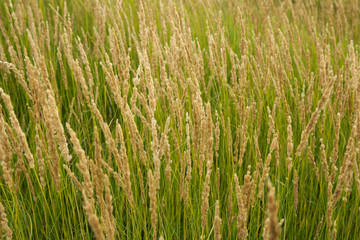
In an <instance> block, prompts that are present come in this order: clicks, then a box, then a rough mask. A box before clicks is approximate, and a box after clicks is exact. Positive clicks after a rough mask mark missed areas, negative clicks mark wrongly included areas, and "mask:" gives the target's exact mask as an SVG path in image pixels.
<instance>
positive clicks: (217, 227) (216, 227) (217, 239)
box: [214, 200, 221, 240]
mask: <svg viewBox="0 0 360 240" xmlns="http://www.w3.org/2000/svg"><path fill="white" fill-rule="evenodd" d="M214 232H215V233H214V238H215V240H220V239H221V218H220V204H219V200H216V203H215V218H214Z"/></svg>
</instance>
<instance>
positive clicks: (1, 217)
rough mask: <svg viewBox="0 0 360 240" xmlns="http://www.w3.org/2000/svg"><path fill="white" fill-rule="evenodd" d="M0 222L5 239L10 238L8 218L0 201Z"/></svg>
mask: <svg viewBox="0 0 360 240" xmlns="http://www.w3.org/2000/svg"><path fill="white" fill-rule="evenodd" d="M0 223H1V228H2V229H3V231H4V232H5V237H6V240H11V239H12V230H11V229H10V227H9V224H8V219H7V217H6V213H5V208H4V206H3V205H2V204H1V203H0Z"/></svg>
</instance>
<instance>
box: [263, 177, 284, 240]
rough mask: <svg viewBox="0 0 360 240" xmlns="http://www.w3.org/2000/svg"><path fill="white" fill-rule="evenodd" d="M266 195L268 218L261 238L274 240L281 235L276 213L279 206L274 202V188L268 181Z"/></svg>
mask: <svg viewBox="0 0 360 240" xmlns="http://www.w3.org/2000/svg"><path fill="white" fill-rule="evenodd" d="M268 190H269V193H268V195H267V205H268V207H267V214H268V218H267V219H266V220H265V227H264V232H263V238H264V239H266V240H276V239H278V238H279V236H280V233H281V223H279V222H278V218H277V212H278V208H279V205H278V203H277V202H276V200H275V188H274V187H273V186H272V184H271V182H270V180H269V181H268Z"/></svg>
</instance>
